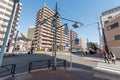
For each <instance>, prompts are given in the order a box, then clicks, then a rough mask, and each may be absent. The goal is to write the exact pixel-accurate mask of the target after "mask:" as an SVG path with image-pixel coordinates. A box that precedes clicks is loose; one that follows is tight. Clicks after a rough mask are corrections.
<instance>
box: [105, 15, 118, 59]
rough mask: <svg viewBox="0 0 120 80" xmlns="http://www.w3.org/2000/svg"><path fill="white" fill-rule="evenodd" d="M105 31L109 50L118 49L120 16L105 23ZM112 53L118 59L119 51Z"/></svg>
mask: <svg viewBox="0 0 120 80" xmlns="http://www.w3.org/2000/svg"><path fill="white" fill-rule="evenodd" d="M105 31H106V38H107V42H108V48H109V50H114V49H116V48H119V49H120V16H118V17H116V18H114V19H112V20H110V21H109V22H108V23H106V24H105ZM116 36H119V37H117V38H116ZM114 53H116V55H118V56H119V57H120V50H119V51H118V50H114Z"/></svg>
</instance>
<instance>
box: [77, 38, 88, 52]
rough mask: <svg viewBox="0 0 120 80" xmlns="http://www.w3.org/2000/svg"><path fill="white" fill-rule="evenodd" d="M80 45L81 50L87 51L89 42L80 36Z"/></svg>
mask: <svg viewBox="0 0 120 80" xmlns="http://www.w3.org/2000/svg"><path fill="white" fill-rule="evenodd" d="M79 47H80V50H81V51H87V43H86V40H85V39H83V38H79Z"/></svg>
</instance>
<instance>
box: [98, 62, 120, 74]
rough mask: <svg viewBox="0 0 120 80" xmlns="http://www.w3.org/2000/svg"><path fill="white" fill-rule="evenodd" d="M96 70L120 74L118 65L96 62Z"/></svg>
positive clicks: (119, 65)
mask: <svg viewBox="0 0 120 80" xmlns="http://www.w3.org/2000/svg"><path fill="white" fill-rule="evenodd" d="M96 69H99V70H105V71H109V72H114V73H118V74H120V64H107V63H103V62H98V64H97V67H96Z"/></svg>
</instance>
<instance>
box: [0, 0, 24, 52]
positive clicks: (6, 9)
mask: <svg viewBox="0 0 120 80" xmlns="http://www.w3.org/2000/svg"><path fill="white" fill-rule="evenodd" d="M13 4H14V3H13V0H0V50H1V47H2V44H3V40H4V37H5V32H6V30H7V26H8V23H9V20H10V16H11V13H12V9H13ZM21 8H22V4H21V3H19V4H18V3H17V4H16V7H15V12H14V14H13V19H12V24H11V27H10V31H9V36H8V40H7V44H6V46H7V47H6V52H12V49H13V45H14V43H15V36H16V32H17V26H18V21H19V17H20V13H21Z"/></svg>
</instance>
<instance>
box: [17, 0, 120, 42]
mask: <svg viewBox="0 0 120 80" xmlns="http://www.w3.org/2000/svg"><path fill="white" fill-rule="evenodd" d="M20 2H21V3H22V4H23V6H22V10H21V16H20V20H19V30H20V32H23V33H25V34H26V35H27V32H28V28H29V27H30V26H35V20H36V13H37V11H38V10H39V9H41V8H42V7H43V6H44V5H47V6H48V7H49V8H50V9H52V10H55V4H56V2H57V3H58V12H59V14H60V16H61V17H64V18H68V19H71V20H75V21H78V22H81V23H83V24H84V25H83V26H80V28H78V29H74V28H72V24H74V23H71V22H68V21H62V23H63V24H64V23H68V26H69V29H72V30H74V31H75V32H77V33H78V36H79V37H82V38H84V39H88V40H89V41H92V42H99V33H98V29H97V27H98V26H97V22H98V21H99V19H100V15H101V13H102V12H104V11H106V10H109V9H112V8H114V7H117V6H120V0H20ZM88 24H92V25H88ZM87 25H88V26H87ZM19 36H20V35H19Z"/></svg>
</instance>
